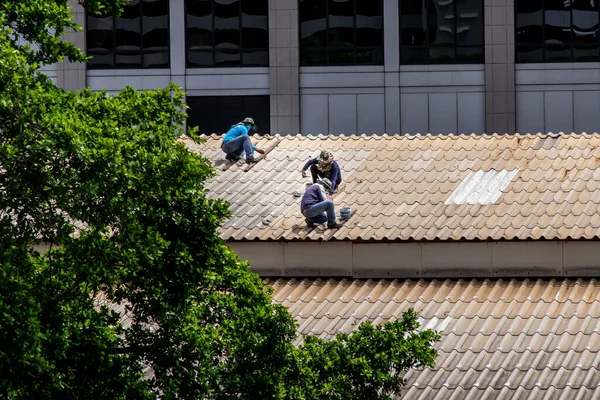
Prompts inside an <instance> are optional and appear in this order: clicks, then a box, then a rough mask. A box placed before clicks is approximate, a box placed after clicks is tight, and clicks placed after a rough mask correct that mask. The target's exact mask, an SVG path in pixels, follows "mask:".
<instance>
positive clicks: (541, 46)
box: [514, 0, 600, 64]
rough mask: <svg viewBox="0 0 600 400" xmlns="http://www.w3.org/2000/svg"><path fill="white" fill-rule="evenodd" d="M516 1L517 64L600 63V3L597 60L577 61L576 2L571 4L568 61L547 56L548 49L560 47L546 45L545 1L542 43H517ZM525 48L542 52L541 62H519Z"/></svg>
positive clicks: (515, 13) (543, 6)
mask: <svg viewBox="0 0 600 400" xmlns="http://www.w3.org/2000/svg"><path fill="white" fill-rule="evenodd" d="M516 1H518V0H515V7H514V9H515V10H514V18H515V30H514V35H515V42H514V43H515V46H514V47H515V50H514V51H515V54H514V57H515V64H539V63H544V64H545V63H548V64H555V63H590V62H596V63H597V62H600V2H596V3H597V4H596V13H597V14H598V40H597V42H596V46H595V48H596V58H595V59H577V58H575V55H574V51H575V49H576V48H577V47H576V46H575V42H574V37H575V35H574V34H573V30H574V29H573V3H574V1H571V3H570V4H569V34H570V41H569V44H568V45H567V46H566V48H567V49H568V50H569V51H570V53H571V56H570V57H569V58H568V59H554V60H552V59H550V60H549V59H548V58H547V56H546V52H547V50H548V48H553V47H556V48H558V47H559V46H553V45H552V44H550V45H548V44H547V43H546V4H545V1H544V0H542V2H541V3H542V22H541V27H542V40H541V43H539V44H537V45H531V44H519V43H518V42H517V29H518V25H517V6H516ZM584 47H586V46H581V48H584ZM523 48H527V49H540V50H542V57H541V60H535V61H522V60H519V49H523ZM588 48H593V47H592V46H588Z"/></svg>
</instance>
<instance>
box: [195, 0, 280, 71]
mask: <svg viewBox="0 0 600 400" xmlns="http://www.w3.org/2000/svg"><path fill="white" fill-rule="evenodd" d="M185 5H186V43H187V51H186V59H187V65H188V67H232V66H233V67H239V66H243V67H254V66H268V65H269V20H268V11H269V7H268V1H267V0H186V2H185Z"/></svg>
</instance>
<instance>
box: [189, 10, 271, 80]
mask: <svg viewBox="0 0 600 400" xmlns="http://www.w3.org/2000/svg"><path fill="white" fill-rule="evenodd" d="M188 1H193V0H184V1H183V10H184V11H183V13H184V18H185V22H184V24H185V67H186V68H266V67H269V66H270V64H271V60H270V57H269V31H270V30H269V4H268V0H261V1H265V2H266V3H267V14H266V18H267V46H266V47H265V48H259V47H249V48H247V49H246V48H244V39H243V38H244V35H243V31H242V29H243V26H242V3H243V1H253V0H238V1H239V11H240V13H239V17H238V20H239V21H238V30H239V32H240V49H239V51H240V63H239V64H237V65H236V64H225V65H216V64H215V59H216V53H217V52H218V51H221V50H218V49H216V48H215V36H216V35H215V0H209V1H210V3H211V5H212V12H211V24H212V27H211V32H212V50H210V52H211V53H212V64H211V65H197V64H195V63H190V61H189V58H188V52H189V50H190V49H189V35H188ZM254 1H256V0H254ZM251 50H257V51H260V50H266V52H267V64H266V65H244V51H251ZM192 51H197V52H208V50H192Z"/></svg>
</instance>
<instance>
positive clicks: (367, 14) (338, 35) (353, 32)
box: [299, 0, 383, 65]
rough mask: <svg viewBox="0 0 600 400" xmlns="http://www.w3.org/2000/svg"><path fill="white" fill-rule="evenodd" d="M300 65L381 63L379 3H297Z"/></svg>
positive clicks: (373, 0)
mask: <svg viewBox="0 0 600 400" xmlns="http://www.w3.org/2000/svg"><path fill="white" fill-rule="evenodd" d="M299 14H300V64H301V65H381V64H383V3H382V0H369V1H363V0H300V9H299Z"/></svg>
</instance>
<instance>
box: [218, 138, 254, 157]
mask: <svg viewBox="0 0 600 400" xmlns="http://www.w3.org/2000/svg"><path fill="white" fill-rule="evenodd" d="M221 150H223V151H224V152H225V153H226V154H227V155H229V154H231V155H235V156H240V155H242V152H244V151H245V152H246V158H248V157H249V158H252V157H253V155H254V147H253V146H252V141H251V140H250V136H248V135H241V136H238V137H236V138H235V139H233V140H230V141H229V142H227V143H223V145H222V146H221Z"/></svg>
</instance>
